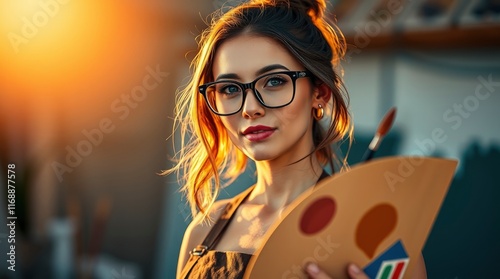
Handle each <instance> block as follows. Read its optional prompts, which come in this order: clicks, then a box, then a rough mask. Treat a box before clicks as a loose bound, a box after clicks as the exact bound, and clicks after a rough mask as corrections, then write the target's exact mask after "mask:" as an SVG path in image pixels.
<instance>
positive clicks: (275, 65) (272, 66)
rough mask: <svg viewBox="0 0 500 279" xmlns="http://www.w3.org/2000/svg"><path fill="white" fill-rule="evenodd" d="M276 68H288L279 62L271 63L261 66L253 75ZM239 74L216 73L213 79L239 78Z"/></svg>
mask: <svg viewBox="0 0 500 279" xmlns="http://www.w3.org/2000/svg"><path fill="white" fill-rule="evenodd" d="M278 69H281V70H286V71H289V69H288V68H287V67H285V66H283V65H281V64H272V65H268V66H265V67H263V68H262V69H260V70H258V71H257V72H255V75H256V76H260V75H263V74H265V73H267V72H269V71H273V70H278ZM239 78H240V76H238V75H237V74H233V73H230V74H221V75H218V76H217V78H216V79H215V80H220V79H239Z"/></svg>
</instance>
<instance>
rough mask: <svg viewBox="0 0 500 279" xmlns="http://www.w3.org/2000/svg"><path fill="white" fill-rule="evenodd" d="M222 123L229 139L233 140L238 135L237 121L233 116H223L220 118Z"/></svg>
mask: <svg viewBox="0 0 500 279" xmlns="http://www.w3.org/2000/svg"><path fill="white" fill-rule="evenodd" d="M221 121H222V125H223V126H224V129H226V131H227V134H228V136H229V138H230V139H231V141H233V142H234V140H235V139H236V137H237V136H238V122H237V120H236V119H235V117H234V116H225V117H223V118H221Z"/></svg>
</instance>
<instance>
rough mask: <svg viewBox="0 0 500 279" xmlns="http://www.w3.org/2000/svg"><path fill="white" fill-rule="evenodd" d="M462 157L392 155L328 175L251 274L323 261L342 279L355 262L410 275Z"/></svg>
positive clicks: (298, 270) (272, 238) (289, 215)
mask: <svg viewBox="0 0 500 279" xmlns="http://www.w3.org/2000/svg"><path fill="white" fill-rule="evenodd" d="M456 166H457V161H455V160H447V159H437V158H428V157H386V158H383V159H378V160H373V161H371V162H369V163H365V164H360V165H357V166H355V167H353V168H352V169H351V170H349V171H347V172H345V173H341V174H337V175H335V176H333V177H331V178H327V179H324V180H323V181H321V183H319V184H318V185H317V186H316V188H315V189H314V190H313V191H310V192H308V193H304V194H303V195H302V196H300V197H299V198H297V200H295V201H294V202H293V203H292V204H290V206H289V207H288V208H287V209H286V211H285V213H284V215H283V216H284V217H283V218H282V219H281V222H279V223H276V224H274V225H273V226H272V227H271V228H270V230H269V231H268V232H267V234H266V236H265V237H264V239H265V241H264V245H263V246H262V247H261V248H260V249H259V250H258V251H257V252H256V254H255V256H253V257H252V259H251V261H250V263H249V265H248V267H247V272H246V274H245V278H247V279H248V278H252V279H253V278H255V279H260V278H307V276H306V275H305V273H304V272H303V271H302V268H303V266H304V264H305V263H306V262H311V261H312V262H316V263H317V264H318V265H319V266H320V267H321V268H323V269H324V270H326V271H327V272H328V274H329V275H330V276H332V277H333V278H336V279H341V278H348V277H347V273H346V267H347V265H348V264H349V263H351V262H354V263H356V264H358V266H360V267H362V268H363V269H364V271H365V272H366V273H367V274H368V275H369V276H370V278H390V279H396V278H404V277H403V276H405V275H408V274H411V273H412V270H413V268H414V263H415V262H416V259H418V258H419V257H420V253H421V251H422V248H423V245H424V243H425V241H426V239H427V236H428V234H429V232H430V229H431V228H432V225H433V223H434V220H435V218H436V215H437V213H438V211H439V208H440V206H441V203H442V201H443V199H444V197H445V195H446V192H447V190H448V187H449V184H450V182H451V180H452V177H453V174H454V172H455V168H456Z"/></svg>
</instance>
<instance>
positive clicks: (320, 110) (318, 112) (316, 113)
mask: <svg viewBox="0 0 500 279" xmlns="http://www.w3.org/2000/svg"><path fill="white" fill-rule="evenodd" d="M324 115H325V110H324V109H323V106H322V105H321V104H319V105H318V108H317V109H315V108H313V117H314V119H316V120H321V119H322V118H323V116H324Z"/></svg>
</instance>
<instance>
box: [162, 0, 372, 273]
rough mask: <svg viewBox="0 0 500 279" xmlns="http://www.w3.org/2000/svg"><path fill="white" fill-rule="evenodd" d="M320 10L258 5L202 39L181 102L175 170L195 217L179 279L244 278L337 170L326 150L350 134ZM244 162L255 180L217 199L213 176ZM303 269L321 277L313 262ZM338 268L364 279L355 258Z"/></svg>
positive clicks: (338, 46) (310, 4)
mask: <svg viewBox="0 0 500 279" xmlns="http://www.w3.org/2000/svg"><path fill="white" fill-rule="evenodd" d="M325 8H326V5H325V2H324V1H323V0H318V1H280V0H275V1H273V0H255V1H251V2H249V3H244V4H241V5H240V6H238V7H236V8H234V9H232V10H231V11H229V12H227V13H225V14H224V15H222V16H221V17H219V18H218V19H217V20H214V21H213V23H212V24H211V27H210V28H209V29H207V30H206V31H205V32H204V33H203V34H202V38H201V42H200V46H201V47H200V50H199V53H198V54H197V56H196V58H195V60H194V61H193V69H194V72H193V76H192V79H191V81H190V83H189V84H188V86H187V87H186V88H185V89H184V90H183V91H182V92H181V95H180V99H179V103H178V110H179V111H178V115H179V118H178V120H180V121H181V122H180V124H181V127H182V131H181V134H182V135H183V136H184V137H186V138H183V139H182V142H185V140H186V139H189V141H188V142H189V143H188V144H186V145H185V146H183V147H182V149H181V152H180V154H179V162H178V164H177V165H176V167H175V168H174V169H172V170H181V169H182V170H185V171H186V174H185V180H186V183H185V186H184V188H183V190H185V192H186V194H187V199H188V201H189V202H190V204H191V207H192V209H193V212H196V211H199V212H200V213H199V214H198V215H197V216H196V217H195V218H194V220H193V221H192V223H191V224H190V225H189V227H188V228H187V230H186V233H185V235H184V240H183V243H182V247H181V251H180V256H179V263H178V271H177V277H178V278H241V277H242V276H243V274H244V271H245V268H246V265H247V263H248V261H249V260H250V257H251V255H252V254H253V253H254V252H255V251H256V250H257V249H258V248H259V246H260V245H261V244H262V237H263V235H264V233H265V232H266V231H267V230H268V228H269V227H270V225H271V224H272V223H273V222H275V221H277V220H279V219H280V218H281V213H282V212H283V210H284V209H285V208H286V207H287V205H288V204H290V203H291V202H292V201H293V200H294V199H295V198H297V197H298V196H299V195H300V194H302V193H304V192H305V191H311V189H312V188H313V187H314V185H315V184H316V183H317V182H318V181H319V180H320V179H322V178H323V177H325V176H326V173H325V172H324V171H323V168H324V167H326V166H327V165H328V164H329V167H330V169H332V170H334V169H338V168H339V166H340V167H341V166H343V165H344V162H345V161H344V160H342V159H341V158H337V157H336V156H335V155H334V152H332V150H331V147H332V144H334V143H336V142H338V141H339V140H341V139H342V138H344V137H345V136H347V137H348V138H350V137H351V131H352V129H351V121H350V116H349V112H348V109H347V104H346V102H347V96H346V94H344V93H343V92H344V91H343V90H342V88H343V86H342V81H341V78H340V75H339V71H338V70H336V66H337V64H338V61H339V59H341V58H342V55H343V54H344V52H345V44H344V42H343V37H342V35H341V34H340V32H337V31H335V29H334V28H333V27H332V25H330V24H329V23H328V22H327V21H326V19H325V18H324V16H323V13H324V10H325ZM328 108H331V109H328ZM327 111H329V112H327ZM320 122H322V123H320ZM247 159H250V160H253V161H254V162H255V166H256V178H257V180H256V184H255V185H254V186H252V187H250V188H249V189H248V190H247V191H245V192H244V193H242V194H240V195H239V196H237V197H236V198H234V199H232V200H222V201H217V202H215V198H216V196H217V193H218V190H219V188H220V180H221V176H222V177H224V178H229V179H235V178H236V177H237V176H238V175H239V174H240V173H241V172H243V171H244V169H245V166H246V163H247ZM172 170H170V171H172ZM304 272H306V273H307V274H308V275H309V276H310V277H311V278H329V277H328V275H327V274H325V273H324V272H323V271H321V270H320V269H319V268H318V267H317V265H315V264H314V263H311V264H309V265H307V266H305V267H304ZM347 272H348V274H349V276H350V277H351V278H367V277H366V275H364V274H363V273H362V272H361V271H360V269H359V268H358V267H357V266H355V265H354V264H353V265H350V266H349V267H347Z"/></svg>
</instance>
